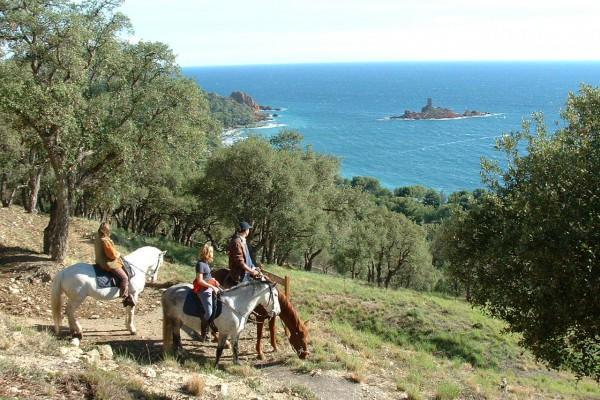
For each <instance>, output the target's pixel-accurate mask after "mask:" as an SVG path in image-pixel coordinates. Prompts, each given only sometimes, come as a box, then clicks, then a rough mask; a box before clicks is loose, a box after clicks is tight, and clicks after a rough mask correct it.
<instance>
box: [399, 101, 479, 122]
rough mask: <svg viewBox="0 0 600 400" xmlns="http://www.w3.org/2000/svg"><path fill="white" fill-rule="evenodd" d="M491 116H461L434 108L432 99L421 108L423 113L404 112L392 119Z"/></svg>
mask: <svg viewBox="0 0 600 400" xmlns="http://www.w3.org/2000/svg"><path fill="white" fill-rule="evenodd" d="M486 115H490V113H488V112H483V111H476V110H466V111H465V112H464V113H462V114H459V113H457V112H454V111H452V110H450V109H449V108H441V107H434V106H433V101H432V100H431V98H428V99H427V105H426V106H424V107H423V108H421V112H417V111H410V110H406V111H404V114H402V115H392V116H390V117H389V118H390V119H453V118H465V117H483V116H486Z"/></svg>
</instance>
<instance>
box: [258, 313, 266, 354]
mask: <svg viewBox="0 0 600 400" xmlns="http://www.w3.org/2000/svg"><path fill="white" fill-rule="evenodd" d="M264 324H265V321H264V320H256V358H258V359H259V360H264V359H265V355H264V353H263V351H262V337H263V325H264Z"/></svg>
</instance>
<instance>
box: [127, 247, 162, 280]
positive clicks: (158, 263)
mask: <svg viewBox="0 0 600 400" xmlns="http://www.w3.org/2000/svg"><path fill="white" fill-rule="evenodd" d="M127 263H128V264H129V265H130V266H131V268H133V269H135V270H137V271H140V272H141V273H142V274H144V275H145V276H146V278H148V277H149V276H152V275H154V273H155V272H156V271H157V270H158V268H159V267H160V252H159V253H158V258H157V259H156V265H155V266H154V268H153V269H152V270H151V271H152V272H150V268H148V271H144V270H143V269H141V268H139V267H136V266H135V264H134V263H132V262H130V261H127Z"/></svg>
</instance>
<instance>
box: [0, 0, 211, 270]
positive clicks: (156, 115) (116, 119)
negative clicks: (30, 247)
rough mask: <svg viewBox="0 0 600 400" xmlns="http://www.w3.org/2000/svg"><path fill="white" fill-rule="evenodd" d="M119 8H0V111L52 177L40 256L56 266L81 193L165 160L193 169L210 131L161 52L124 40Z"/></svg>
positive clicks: (188, 85)
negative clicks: (33, 145) (30, 137)
mask: <svg viewBox="0 0 600 400" xmlns="http://www.w3.org/2000/svg"><path fill="white" fill-rule="evenodd" d="M120 4H121V2H120V1H103V2H96V1H84V2H79V3H71V2H67V1H47V0H36V1H32V2H27V3H24V2H21V1H5V2H2V3H1V4H0V7H1V8H0V46H2V47H3V48H5V49H7V52H6V54H5V58H4V60H2V62H1V63H0V111H2V112H4V113H6V114H9V115H11V116H14V118H15V123H14V124H13V126H14V127H17V128H20V129H19V133H20V135H21V136H22V138H23V141H25V140H24V139H25V138H26V135H27V134H28V133H29V132H34V133H35V135H36V136H37V137H38V139H39V141H40V143H41V144H42V145H43V150H44V154H45V155H46V157H47V159H48V161H49V163H50V166H51V168H52V171H53V173H54V183H55V187H54V190H53V197H54V202H53V204H54V209H53V213H52V218H51V220H50V224H49V226H48V229H47V230H46V235H45V239H47V243H46V241H45V246H44V247H45V250H46V251H50V252H51V254H52V256H53V257H54V258H56V259H61V258H62V257H64V256H65V254H66V237H67V232H68V215H69V213H70V207H71V206H72V204H71V203H72V201H73V200H75V199H77V196H78V195H79V194H80V193H81V192H82V191H85V190H86V189H90V188H95V187H97V186H101V187H103V189H105V190H107V191H110V189H113V190H115V191H116V190H118V189H117V188H119V187H120V186H121V185H122V184H123V182H126V181H130V180H138V181H143V180H144V179H145V178H146V177H147V174H148V171H150V173H154V171H160V170H162V169H165V167H167V166H173V163H174V160H187V162H188V163H189V164H192V165H193V164H194V161H195V160H197V159H198V155H199V154H202V152H203V149H204V148H205V146H206V144H207V142H209V140H207V138H208V137H209V136H210V134H212V133H216V131H217V128H218V125H217V124H215V123H214V122H213V120H212V119H211V118H210V117H209V108H208V102H207V101H206V99H205V97H204V95H203V93H202V92H201V91H200V89H199V88H198V87H197V85H196V84H195V83H194V82H192V81H190V80H188V79H184V78H183V77H182V76H181V75H180V73H179V68H178V66H177V65H176V64H175V58H174V55H173V53H172V51H171V50H170V49H169V48H168V47H167V46H166V45H164V44H162V43H151V42H143V41H141V42H139V43H136V44H131V43H129V42H127V41H126V40H125V39H124V38H123V34H124V33H126V32H127V31H128V29H129V21H128V20H127V18H126V17H125V16H123V15H122V14H120V13H118V12H116V11H115V9H116V7H118V6H119V5H120ZM113 204H114V203H113ZM46 244H48V246H49V248H46V247H47V246H46Z"/></svg>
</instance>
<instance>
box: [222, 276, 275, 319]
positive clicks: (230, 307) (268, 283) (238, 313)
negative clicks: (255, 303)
mask: <svg viewBox="0 0 600 400" xmlns="http://www.w3.org/2000/svg"><path fill="white" fill-rule="evenodd" d="M264 282H265V283H266V284H267V285H268V286H269V302H268V303H267V306H268V305H269V304H271V302H274V297H275V295H274V294H273V288H274V287H275V285H273V284H271V283H270V282H267V281H264ZM250 284H251V283H248V284H246V285H245V286H250ZM240 288H241V287H240V286H234V287H232V288H231V289H228V290H227V291H232V290H234V289H240ZM217 300H218V301H220V302H221V304H223V305H225V306H227V308H229V309H230V310H231V311H233V313H234V314H235V315H237V316H238V317H240V318H248V316H250V314H252V313H254V310H252V311H251V312H250V314H248V316H245V315H244V314H242V313H241V312H240V311H239V310H237V309H236V308H235V307H233V306H232V305H231V304H229V303H227V302H225V301H223V299H221V297H218V298H217Z"/></svg>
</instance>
